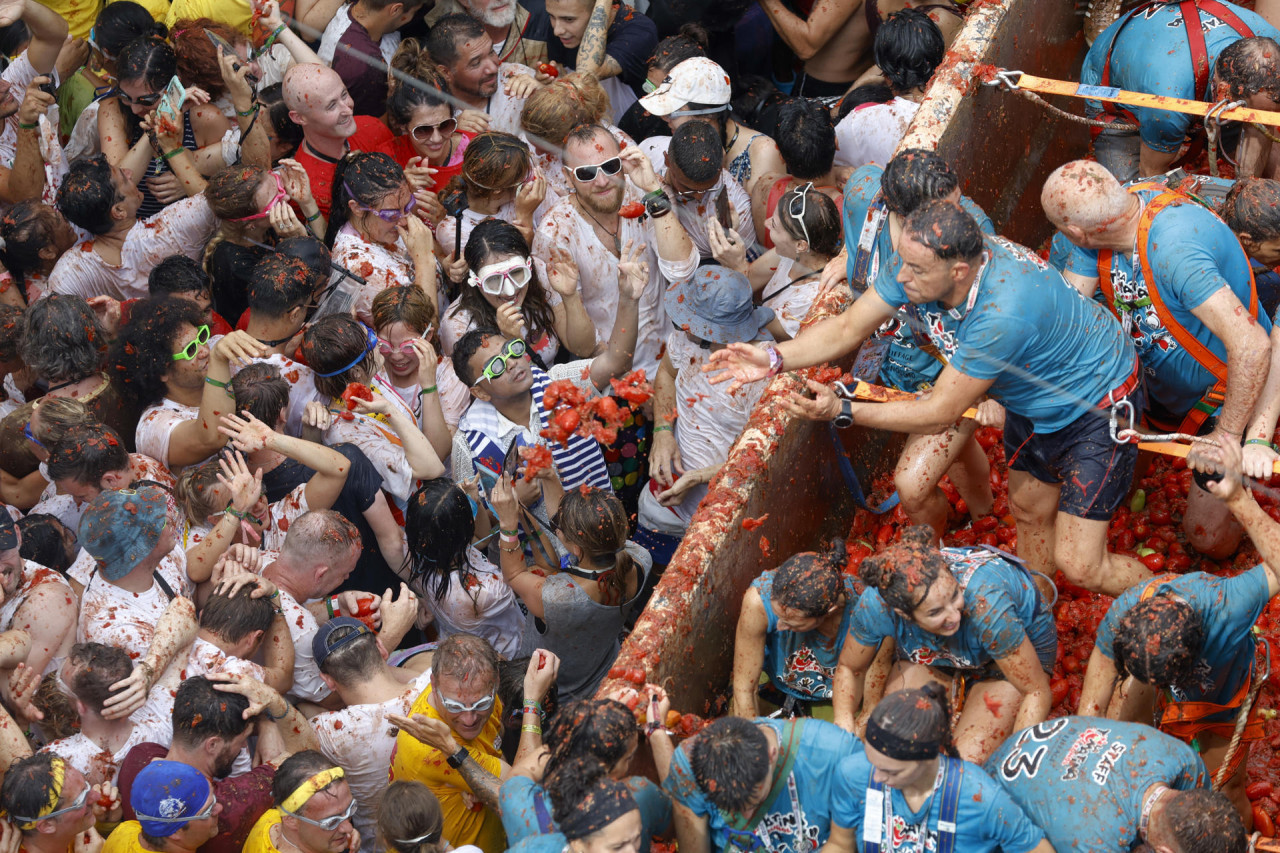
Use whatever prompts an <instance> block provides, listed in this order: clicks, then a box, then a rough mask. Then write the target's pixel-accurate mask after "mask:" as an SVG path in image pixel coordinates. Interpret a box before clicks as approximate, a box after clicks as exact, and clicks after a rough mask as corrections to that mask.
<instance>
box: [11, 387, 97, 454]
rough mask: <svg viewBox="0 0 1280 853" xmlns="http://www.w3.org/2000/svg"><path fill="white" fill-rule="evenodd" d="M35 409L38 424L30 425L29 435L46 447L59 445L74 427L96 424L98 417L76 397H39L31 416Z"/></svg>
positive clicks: (29, 418) (29, 417)
mask: <svg viewBox="0 0 1280 853" xmlns="http://www.w3.org/2000/svg"><path fill="white" fill-rule="evenodd" d="M36 408H38V409H39V410H40V422H39V423H33V424H32V425H31V434H32V435H34V436H35V437H36V438H38V439H40V441H42V442H44V444H45V446H46V447H53V446H54V445H56V444H61V443H62V441H63V439H64V438H66V436H67V433H68V432H70V431H71V430H72V429H73V428H74V427H78V426H85V425H87V424H97V423H98V416H97V415H96V414H94V413H93V412H92V411H91V410H90V409H89V407H88V406H87V405H85V403H84V401H83V400H80V399H78V398H76V397H41V398H40V399H39V400H36V401H35V404H34V407H33V410H32V413H31V414H32V415H34V414H35V409H36ZM28 420H31V416H28Z"/></svg>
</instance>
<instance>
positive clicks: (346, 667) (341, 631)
mask: <svg viewBox="0 0 1280 853" xmlns="http://www.w3.org/2000/svg"><path fill="white" fill-rule="evenodd" d="M356 630H357V629H356V628H355V627H354V626H351V625H344V626H342V627H340V628H336V629H335V630H334V632H333V633H332V634H330V635H329V645H333V644H334V643H337V642H339V641H341V640H343V639H344V638H345V637H347V636H349V635H350V634H352V633H355V631H356ZM381 670H382V653H381V652H379V651H378V638H377V636H376V635H375V634H368V633H366V634H365V635H364V636H361V637H357V638H356V639H354V640H348V641H347V642H346V643H345V644H343V645H342V646H341V647H340V648H337V649H334V650H333V651H332V652H330V653H329V654H328V655H326V656H325V659H324V662H323V663H321V664H320V671H321V672H323V673H324V674H325V675H327V676H329V677H330V678H332V679H333V680H334V681H336V682H338V683H339V684H342V685H351V684H361V683H363V682H366V681H368V680H369V679H370V678H373V676H374V675H376V674H377V673H379V672H380V671H381Z"/></svg>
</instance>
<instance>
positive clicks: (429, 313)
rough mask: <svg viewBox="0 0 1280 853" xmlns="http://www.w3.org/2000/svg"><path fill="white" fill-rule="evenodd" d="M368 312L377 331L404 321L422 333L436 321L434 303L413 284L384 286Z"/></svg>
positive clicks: (415, 330)
mask: <svg viewBox="0 0 1280 853" xmlns="http://www.w3.org/2000/svg"><path fill="white" fill-rule="evenodd" d="M481 224H484V223H481ZM369 313H370V315H371V316H372V318H373V328H374V331H376V332H379V333H380V332H382V330H383V329H385V328H387V327H388V326H390V325H392V324H393V323H404V324H405V325H406V326H408V327H409V328H410V329H412V330H413V331H414V333H415V334H417V335H422V334H424V333H425V332H426V331H427V328H428V327H429V326H434V325H435V322H436V308H435V305H434V304H432V302H431V300H430V299H428V298H427V295H426V294H425V293H423V292H422V288H420V287H415V286H414V285H404V286H401V287H388V288H386V289H385V290H383V291H382V292H381V293H379V294H378V295H377V296H375V297H373V303H372V304H371V305H370V306H369Z"/></svg>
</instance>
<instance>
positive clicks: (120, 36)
mask: <svg viewBox="0 0 1280 853" xmlns="http://www.w3.org/2000/svg"><path fill="white" fill-rule="evenodd" d="M168 33H169V30H168V28H167V27H166V26H165V25H164V24H161V23H159V22H158V21H156V19H155V18H153V17H151V13H150V12H148V11H147V10H146V8H145V7H144V6H142V5H141V4H139V3H134V2H133V0H114V2H112V3H108V4H107V5H106V6H103V7H102V11H101V12H99V13H98V17H97V20H95V21H94V22H93V40H94V41H95V42H96V43H97V45H98V47H99V48H101V49H102V50H104V51H106V52H107V53H109V54H111V55H112V56H113V57H117V56H119V54H120V51H122V50H124V47H125V45H127V44H128V43H129V42H131V41H133V40H134V39H137V38H141V37H143V36H149V35H150V36H158V37H159V38H164V37H165V36H166V35H168Z"/></svg>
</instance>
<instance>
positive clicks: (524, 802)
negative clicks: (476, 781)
mask: <svg viewBox="0 0 1280 853" xmlns="http://www.w3.org/2000/svg"><path fill="white" fill-rule="evenodd" d="M623 781H624V783H625V784H626V786H627V787H628V788H630V789H631V796H633V797H635V799H636V805H637V806H639V808H640V820H641V821H642V823H643V824H644V829H643V832H642V834H641V836H640V850H641V853H648V850H649V839H650V838H651V837H653V836H655V835H662V834H663V833H665V832H666V831H667V829H669V828H670V826H671V798H670V797H669V796H667V792H666V791H664V790H662V788H660V787H658V785H657V784H656V783H655V782H652V781H650V780H649V779H646V778H644V777H643V776H631V777H628V778H627V779H625V780H623ZM498 804H499V805H500V806H501V807H502V828H503V829H505V830H506V831H507V844H509V845H515V844H517V843H519V842H521V841H524V840H525V839H527V838H532V837H534V836H537V835H550V834H558V833H559V831H560V826H559V824H557V823H556V822H555V820H554V819H553V818H552V816H551V813H552V811H553V810H554V806H552V804H551V798H550V797H549V796H547V792H546V789H545V788H543V787H542V786H541V785H539V784H538V783H537V782H535V781H533V780H532V779H530V778H528V777H527V776H512V777H511V778H510V779H508V780H507V781H505V782H503V783H502V788H501V789H500V790H499V791H498Z"/></svg>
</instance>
